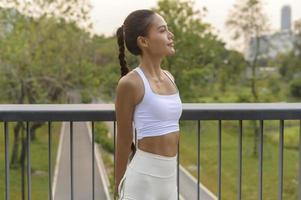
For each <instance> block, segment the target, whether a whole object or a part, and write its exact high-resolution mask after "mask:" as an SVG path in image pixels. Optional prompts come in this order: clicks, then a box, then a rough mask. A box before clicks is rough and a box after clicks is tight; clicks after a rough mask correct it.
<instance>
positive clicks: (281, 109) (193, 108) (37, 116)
mask: <svg viewBox="0 0 301 200" xmlns="http://www.w3.org/2000/svg"><path fill="white" fill-rule="evenodd" d="M115 120H116V118H115V111H114V104H21V105H20V104H2V105H0V122H3V123H4V146H5V199H6V200H9V199H10V195H9V191H10V169H9V137H10V134H9V130H8V123H9V122H17V121H22V122H26V136H27V143H28V145H27V149H26V151H27V155H28V156H27V199H28V200H30V199H31V198H32V197H31V190H32V187H31V155H30V151H31V149H30V141H31V138H30V129H29V127H30V122H32V121H45V122H48V166H49V167H48V168H49V171H48V173H49V181H48V188H49V189H48V190H49V192H48V193H49V195H48V196H49V200H52V199H53V194H52V170H51V164H52V163H51V159H50V158H51V152H52V150H51V143H52V139H51V122H53V121H69V122H70V177H71V185H70V187H71V199H74V196H73V194H74V185H73V176H74V174H73V173H74V171H73V157H74V154H73V125H72V122H74V121H90V122H91V123H92V155H91V156H92V162H93V164H92V169H91V170H92V185H93V187H92V189H91V192H92V194H93V196H92V199H94V198H95V196H94V192H95V179H94V162H95V160H94V157H95V150H94V149H95V146H94V141H95V136H94V122H96V121H113V122H114V145H115V135H116V128H115V127H116V121H115ZM180 120H196V121H197V122H198V130H197V133H198V141H197V142H198V143H197V154H198V155H197V158H198V160H197V165H198V168H197V169H198V170H197V184H198V185H197V199H199V198H200V191H199V187H198V186H199V184H200V169H199V166H200V121H201V120H217V121H218V122H219V123H218V177H217V179H218V181H217V182H218V186H217V187H218V192H217V197H218V199H221V187H222V185H221V136H222V129H221V122H222V120H238V121H239V127H240V128H239V147H238V153H239V154H238V174H237V186H238V191H237V199H241V177H242V130H243V129H242V123H243V120H259V121H260V137H259V165H258V169H259V170H258V173H259V174H258V175H259V179H258V191H259V192H258V199H260V200H261V199H262V176H263V174H262V172H263V171H262V166H263V165H262V164H263V156H262V155H263V152H262V150H263V125H264V120H279V122H280V135H279V139H280V140H279V162H278V167H279V171H278V175H279V176H278V181H279V184H278V199H282V196H283V134H284V121H285V120H300V126H299V128H300V133H299V138H300V143H299V144H301V103H217V104H212V103H184V104H183V113H182V116H181V119H180ZM135 140H136V138H135ZM114 157H115V156H114ZM179 157H180V155H179V154H178V168H177V169H178V170H177V171H178V177H177V184H178V194H179V181H180V180H179ZM114 164H115V163H114ZM300 172H301V148H299V183H298V185H299V187H298V188H299V190H298V195H299V199H300V198H301V189H300V188H301V174H300Z"/></svg>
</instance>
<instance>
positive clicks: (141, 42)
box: [137, 36, 148, 48]
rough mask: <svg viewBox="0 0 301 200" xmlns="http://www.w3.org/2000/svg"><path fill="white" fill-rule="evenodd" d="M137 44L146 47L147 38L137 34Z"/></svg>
mask: <svg viewBox="0 0 301 200" xmlns="http://www.w3.org/2000/svg"><path fill="white" fill-rule="evenodd" d="M137 44H138V46H139V47H142V48H147V47H148V40H147V38H146V37H143V36H138V37H137Z"/></svg>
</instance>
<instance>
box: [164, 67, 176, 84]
mask: <svg viewBox="0 0 301 200" xmlns="http://www.w3.org/2000/svg"><path fill="white" fill-rule="evenodd" d="M163 71H165V72H166V73H168V75H169V76H170V77H171V78H172V80H173V81H175V78H174V77H173V75H172V74H171V73H170V72H169V71H167V70H165V69H163Z"/></svg>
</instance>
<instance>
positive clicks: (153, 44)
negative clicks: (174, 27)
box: [138, 14, 175, 57]
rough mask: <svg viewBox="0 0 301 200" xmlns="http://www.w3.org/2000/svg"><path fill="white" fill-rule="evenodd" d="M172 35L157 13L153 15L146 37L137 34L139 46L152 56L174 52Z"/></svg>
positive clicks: (167, 54)
mask: <svg viewBox="0 0 301 200" xmlns="http://www.w3.org/2000/svg"><path fill="white" fill-rule="evenodd" d="M173 38H174V35H173V33H172V32H170V31H169V30H168V26H167V23H166V22H165V20H164V19H163V17H162V16H160V15H159V14H155V15H154V16H153V21H152V25H151V27H150V29H149V34H148V36H146V37H142V36H139V37H138V40H140V44H141V46H140V47H141V48H142V49H143V51H146V52H147V53H148V54H151V55H154V56H161V57H163V56H169V55H173V54H175V49H174V43H173Z"/></svg>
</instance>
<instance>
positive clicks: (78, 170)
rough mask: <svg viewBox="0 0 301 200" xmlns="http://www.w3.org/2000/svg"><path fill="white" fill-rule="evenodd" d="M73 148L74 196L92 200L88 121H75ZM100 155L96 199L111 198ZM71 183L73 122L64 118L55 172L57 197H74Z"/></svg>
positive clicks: (63, 198)
mask: <svg viewBox="0 0 301 200" xmlns="http://www.w3.org/2000/svg"><path fill="white" fill-rule="evenodd" d="M73 150H74V151H73V158H74V160H73V163H74V166H73V172H74V173H73V174H74V177H73V181H74V182H73V183H74V200H83V199H85V200H90V199H91V200H92V145H91V137H90V136H89V129H88V126H87V123H86V122H73ZM97 153H98V152H97ZM96 156H97V155H96ZM97 157H98V158H96V159H95V199H108V198H107V193H108V191H107V187H105V186H104V184H103V177H102V176H103V175H102V176H101V173H100V172H101V171H104V170H102V169H101V166H99V159H101V157H100V156H97ZM104 172H105V171H104ZM70 183H71V180H70V123H69V122H64V123H63V124H62V131H61V139H60V144H59V150H58V158H57V166H56V169H55V175H54V183H53V193H54V200H69V199H71V188H70V187H71V186H70Z"/></svg>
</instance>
